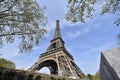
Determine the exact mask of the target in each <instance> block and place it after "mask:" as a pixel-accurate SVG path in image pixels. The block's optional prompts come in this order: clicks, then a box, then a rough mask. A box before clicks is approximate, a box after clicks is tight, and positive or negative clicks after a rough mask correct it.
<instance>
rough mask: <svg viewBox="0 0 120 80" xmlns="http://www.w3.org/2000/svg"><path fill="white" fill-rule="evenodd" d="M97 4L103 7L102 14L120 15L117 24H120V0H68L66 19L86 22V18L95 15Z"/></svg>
mask: <svg viewBox="0 0 120 80" xmlns="http://www.w3.org/2000/svg"><path fill="white" fill-rule="evenodd" d="M96 4H97V5H99V8H101V15H103V14H106V13H109V14H115V15H117V16H118V19H117V20H116V21H115V24H116V25H119V24H120V0H68V8H69V11H68V13H67V14H66V20H67V21H71V22H74V23H75V22H79V21H80V22H82V23H85V19H86V18H92V16H93V15H94V14H93V12H94V11H95V7H96V6H95V5H96ZM96 11H97V10H96Z"/></svg>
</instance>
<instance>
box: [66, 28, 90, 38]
mask: <svg viewBox="0 0 120 80" xmlns="http://www.w3.org/2000/svg"><path fill="white" fill-rule="evenodd" d="M89 31H90V30H89V29H87V28H86V29H83V30H79V31H74V32H67V37H68V39H69V40H73V39H75V38H77V37H79V36H81V35H84V34H86V33H88V32H89Z"/></svg>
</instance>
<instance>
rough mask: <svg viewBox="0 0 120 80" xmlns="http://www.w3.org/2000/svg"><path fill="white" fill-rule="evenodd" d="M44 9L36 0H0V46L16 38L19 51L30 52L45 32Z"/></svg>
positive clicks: (45, 19)
mask: <svg viewBox="0 0 120 80" xmlns="http://www.w3.org/2000/svg"><path fill="white" fill-rule="evenodd" d="M44 10H45V7H41V6H40V5H39V4H38V3H37V2H36V0H2V1H1V0H0V47H1V46H3V44H4V43H5V42H6V43H13V42H14V41H15V39H17V40H18V41H19V42H18V43H19V49H20V50H19V52H20V53H27V52H30V51H31V49H32V48H33V46H34V45H35V44H36V45H38V43H39V41H40V40H41V39H43V37H44V34H45V33H46V30H45V29H44V27H45V26H46V23H47V18H46V16H44ZM3 42H4V43H3Z"/></svg>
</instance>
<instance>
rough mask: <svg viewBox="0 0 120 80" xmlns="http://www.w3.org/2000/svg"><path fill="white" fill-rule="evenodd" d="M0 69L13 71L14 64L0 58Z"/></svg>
mask: <svg viewBox="0 0 120 80" xmlns="http://www.w3.org/2000/svg"><path fill="white" fill-rule="evenodd" d="M0 67H5V68H11V69H15V63H13V62H12V61H9V60H6V59H4V58H0Z"/></svg>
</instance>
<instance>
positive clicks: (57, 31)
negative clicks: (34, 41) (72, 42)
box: [53, 20, 61, 39]
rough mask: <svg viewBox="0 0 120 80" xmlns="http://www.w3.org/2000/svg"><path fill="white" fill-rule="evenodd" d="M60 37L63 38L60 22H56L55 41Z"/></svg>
mask: <svg viewBox="0 0 120 80" xmlns="http://www.w3.org/2000/svg"><path fill="white" fill-rule="evenodd" d="M58 37H60V38H61V33H60V26H59V20H56V29H55V33H54V36H53V39H56V38H58Z"/></svg>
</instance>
